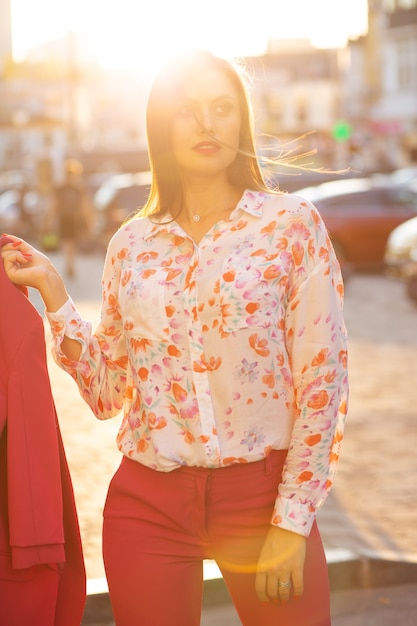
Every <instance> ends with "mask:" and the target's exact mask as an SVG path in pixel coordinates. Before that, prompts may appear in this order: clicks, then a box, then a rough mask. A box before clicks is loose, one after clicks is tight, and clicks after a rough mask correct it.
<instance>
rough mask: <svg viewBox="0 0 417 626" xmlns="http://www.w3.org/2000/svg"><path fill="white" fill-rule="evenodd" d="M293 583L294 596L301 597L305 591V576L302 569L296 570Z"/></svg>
mask: <svg viewBox="0 0 417 626" xmlns="http://www.w3.org/2000/svg"><path fill="white" fill-rule="evenodd" d="M292 585H293V589H292V591H293V595H294V597H295V598H299V597H300V596H302V595H303V591H304V578H303V571H302V570H301V571H300V570H294V572H293V575H292Z"/></svg>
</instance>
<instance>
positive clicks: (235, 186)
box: [3, 51, 348, 626]
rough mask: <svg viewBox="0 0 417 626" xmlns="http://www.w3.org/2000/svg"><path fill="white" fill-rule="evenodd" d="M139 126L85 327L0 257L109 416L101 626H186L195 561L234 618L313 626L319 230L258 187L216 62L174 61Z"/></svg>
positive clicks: (229, 86) (320, 567)
mask: <svg viewBox="0 0 417 626" xmlns="http://www.w3.org/2000/svg"><path fill="white" fill-rule="evenodd" d="M147 130H148V145H149V156H150V162H151V169H152V173H153V183H152V188H151V193H150V196H149V200H148V202H147V204H146V206H145V207H144V208H143V210H142V211H140V212H138V214H137V215H136V216H134V218H133V219H131V220H130V221H128V222H127V223H125V224H124V225H123V226H122V227H121V228H120V229H119V230H118V231H117V232H116V234H115V235H114V237H113V238H112V240H111V242H110V245H109V248H108V252H107V256H106V261H105V265H104V272H103V283H102V284H103V299H102V312H101V322H100V324H99V326H98V328H97V329H96V330H95V332H92V329H91V327H90V324H89V323H88V322H86V321H84V320H82V319H81V317H80V315H79V313H78V311H77V309H76V307H75V305H74V303H73V302H72V300H71V299H70V298H69V297H68V295H67V292H66V290H65V287H64V284H63V282H62V279H61V277H60V276H59V274H58V273H57V271H56V269H55V268H54V267H53V265H52V264H51V262H50V261H49V259H47V258H46V257H45V256H43V255H42V254H40V253H39V252H38V251H37V250H35V249H34V248H32V247H31V246H29V245H27V244H26V243H25V242H22V241H21V240H18V239H15V241H14V243H13V244H9V245H8V246H6V247H5V248H4V249H3V260H4V264H5V267H6V271H7V273H8V275H9V278H10V279H11V280H12V281H13V282H15V283H17V284H26V285H31V286H32V287H35V288H37V289H38V290H39V291H40V294H41V296H42V298H43V300H44V302H45V306H46V310H47V315H48V318H49V320H50V323H51V328H52V332H53V336H54V354H55V357H56V360H57V362H58V363H59V365H60V366H61V367H63V368H64V369H66V370H67V371H68V372H69V373H70V374H71V375H72V376H73V378H75V380H76V381H77V383H78V385H79V387H80V390H81V393H82V395H83V397H84V398H85V400H86V401H87V402H88V404H89V405H90V407H91V408H92V410H93V412H94V414H95V415H96V416H97V417H98V418H99V419H107V418H110V417H113V416H116V415H118V414H119V413H120V412H122V413H123V420H122V423H121V427H120V430H119V433H118V437H117V442H118V447H119V449H120V451H121V453H122V455H123V457H122V462H121V465H120V467H119V469H118V470H117V472H116V474H115V476H114V477H113V479H112V481H111V484H110V487H109V492H108V496H107V501H106V505H105V510H104V530H103V551H104V562H105V567H106V574H107V577H108V584H109V590H110V597H111V602H112V606H113V610H114V615H115V621H116V624H117V625H118V626H137V625H138V624H140V625H141V626H151V625H155V626H164V625H167V626H168V625H169V626H194V625H195V626H196V625H197V624H199V623H200V613H201V596H202V563H203V559H206V558H208V559H215V560H216V562H217V563H218V565H219V567H220V569H221V571H222V574H223V576H224V580H225V582H226V584H227V586H228V589H229V591H230V594H231V597H232V600H233V602H234V604H235V607H236V610H237V612H238V614H239V616H240V619H241V621H242V624H245V625H247V626H262V625H272V624H274V625H276V624H280V625H282V626H284V625H286V626H313V625H314V626H328V625H329V624H330V610H329V585H328V575H327V566H326V560H325V555H324V551H323V547H322V543H321V540H320V535H319V531H318V529H317V524H316V521H315V518H316V513H317V510H318V508H319V507H320V506H321V505H322V504H323V502H324V500H325V499H326V496H327V494H328V492H329V490H330V488H331V486H332V483H333V479H334V475H335V470H336V464H337V460H338V456H339V448H340V442H341V439H342V435H343V425H344V420H345V416H346V408H347V395H348V383H347V370H346V367H347V344H346V331H345V326H344V322H343V316H342V299H343V286H342V279H341V274H340V270H339V265H338V262H337V260H336V258H335V254H334V251H333V249H332V246H331V243H330V240H329V237H328V234H327V232H326V228H325V226H324V224H323V222H322V220H321V218H320V215H319V214H318V212H317V210H316V209H315V208H314V206H312V205H311V204H310V203H309V202H308V201H306V200H304V199H303V198H301V197H298V196H292V195H288V194H280V193H272V192H270V191H269V190H268V188H267V187H266V185H265V183H264V181H263V178H262V174H261V170H260V166H259V163H258V161H257V158H256V156H255V146H254V138H253V131H252V113H251V109H250V107H249V100H248V96H247V92H246V89H245V82H244V79H243V78H242V76H241V74H240V72H239V71H238V69H237V68H236V67H235V66H234V65H233V64H231V63H229V62H228V61H226V60H224V59H221V58H217V57H214V56H212V55H211V54H210V53H208V52H204V51H201V52H193V53H191V54H190V55H188V56H185V57H183V58H181V59H178V60H176V61H175V62H174V63H172V64H171V65H170V66H168V67H167V68H166V69H165V70H164V71H162V72H161V74H160V75H159V76H158V77H157V78H156V80H155V82H154V85H153V87H152V89H151V92H150V96H149V102H148V110H147Z"/></svg>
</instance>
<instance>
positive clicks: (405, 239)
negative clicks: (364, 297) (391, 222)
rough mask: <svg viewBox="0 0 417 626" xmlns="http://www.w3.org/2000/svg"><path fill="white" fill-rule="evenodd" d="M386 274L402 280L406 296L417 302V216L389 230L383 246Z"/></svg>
mask: <svg viewBox="0 0 417 626" xmlns="http://www.w3.org/2000/svg"><path fill="white" fill-rule="evenodd" d="M385 265H386V272H387V274H388V276H393V277H395V278H399V279H400V280H403V281H404V283H405V285H406V290H407V294H408V296H409V297H410V298H411V299H412V300H414V302H416V303H417V216H416V217H412V218H411V219H409V220H406V221H405V222H403V223H402V224H400V225H399V226H397V227H396V228H394V230H393V231H392V232H391V234H390V235H389V237H388V241H387V245H386V248H385Z"/></svg>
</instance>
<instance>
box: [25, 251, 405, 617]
mask: <svg viewBox="0 0 417 626" xmlns="http://www.w3.org/2000/svg"><path fill="white" fill-rule="evenodd" d="M51 257H53V260H54V262H55V263H56V265H57V267H58V268H59V269H61V267H62V260H61V258H60V255H59V254H56V255H51ZM102 264H103V256H102V255H91V256H90V255H85V256H83V257H80V259H79V276H78V278H77V279H75V280H71V281H67V289H68V291H69V293H70V294H71V295H72V297H73V299H74V301H75V302H76V303H77V305H78V307H79V308H80V310H81V312H82V313H83V315H84V316H85V317H87V318H89V319H91V320H92V321H93V324H95V323H96V322H97V319H98V314H99V299H100V278H101V270H102ZM31 299H32V301H33V302H34V304H35V305H36V306H38V308H39V310H40V311H41V312H42V306H41V304H40V302H39V300H38V297H37V295H36V294H32V293H31ZM345 319H346V324H347V328H348V332H349V337H350V381H351V397H350V409H349V415H348V421H347V425H346V434H345V435H346V436H345V442H344V445H343V448H342V455H341V461H340V464H339V470H338V475H337V478H336V483H335V487H334V489H333V491H332V493H331V495H330V496H329V498H328V500H327V502H326V503H325V505H324V507H323V509H322V511H320V513H319V517H318V521H319V526H320V529H321V533H322V537H323V541H324V545H325V548H326V552H327V554H328V558H329V569H330V575H331V581H332V603H333V604H332V610H333V624H334V626H348V625H349V626H372V625H373V624H375V625H376V624H377V625H378V626H385V625H387V626H388V625H390V626H391V625H393V624H397V623H398V624H401V626H408V625H409V626H411V625H413V626H414V625H415V624H417V533H416V531H415V529H416V528H417V507H416V506H415V493H416V491H415V477H416V475H417V455H416V453H415V450H416V447H417V429H416V427H415V424H416V406H417V403H416V386H417V385H416V383H417V375H416V363H417V309H416V308H415V307H414V306H413V305H412V303H411V302H409V301H407V300H406V298H405V296H404V290H403V286H402V285H401V284H399V283H397V282H395V281H392V280H388V279H386V278H385V277H383V276H355V277H353V278H352V279H351V281H349V284H348V285H346V299H345ZM46 333H47V335H48V329H47V327H46ZM50 376H51V384H52V389H53V393H54V397H55V402H56V406H57V412H58V416H59V419H60V425H61V430H62V435H63V439H64V445H65V449H66V453H67V458H68V463H69V466H70V470H71V475H72V479H73V484H74V491H75V497H76V501H77V507H78V515H79V519H80V527H81V534H82V538H83V546H84V556H85V562H86V568H87V576H88V578H89V589H91V588H92V586H93V582H92V581H94V580H100V579H103V578H104V569H103V565H102V560H101V515H102V508H103V503H104V499H105V496H106V491H107V486H108V483H109V480H110V478H111V476H112V474H113V472H114V470H115V469H116V467H117V465H118V464H119V462H120V455H119V452H118V451H117V450H116V447H115V435H116V432H117V429H118V425H119V420H118V419H117V418H116V419H114V420H109V421H107V422H100V421H98V420H96V419H95V418H94V416H93V415H92V413H91V412H90V409H89V408H88V407H87V406H86V405H85V403H84V402H83V400H82V399H81V397H80V395H79V393H78V390H77V389H76V387H75V385H74V383H73V381H71V379H70V378H69V377H68V375H67V374H66V373H65V372H63V371H61V370H60V369H59V368H58V367H57V366H56V365H55V364H54V363H53V362H52V359H51V361H50ZM210 585H211V586H212V587H213V585H214V589H215V591H214V592H212V593H211V596H212V600H213V598H214V600H215V601H216V602H217V605H216V604H214V605H213V603H212V604H211V605H210V606H208V605H207V604H205V608H204V612H203V618H202V626H211V624H213V625H214V624H216V626H223V625H224V626H226V625H227V626H234V624H239V621H236V620H237V618H236V616H235V613H234V610H233V607H230V604H228V603H227V602H226V603H225V600H224V593H223V591H222V590H221V585H222V580H221V579H220V580H218V581H216V582H215V583H207V584H206V587H207V589H209V587H210ZM216 585H217V586H216ZM219 585H220V586H219ZM207 594H208V595H207V598H210V597H211V596H210V593H209V592H207ZM207 602H208V600H207ZM106 604H107V606H108V596H107V595H106V594H105V593H104V594H100V593H98V594H94V593H91V594H89V598H88V604H87V609H86V615H85V620H84V623H85V624H90V625H91V624H96V625H97V626H98V624H100V625H101V626H104V625H105V624H109V625H110V624H112V622H111V614H110V621H105V620H106V619H108V618H109V613H107V617H106V615H105V614H101V610H102V609H103V607H104V610H105V607H106ZM92 613H93V614H92ZM100 615H101V616H100ZM95 617H97V618H98V621H96V622H94V621H92V620H94V618H95Z"/></svg>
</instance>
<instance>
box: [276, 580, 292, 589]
mask: <svg viewBox="0 0 417 626" xmlns="http://www.w3.org/2000/svg"><path fill="white" fill-rule="evenodd" d="M278 587H283V588H284V589H289V588H290V587H291V583H290V581H289V580H288V581H287V582H286V583H284V582H283V581H282V580H280V581H279V583H278Z"/></svg>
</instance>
